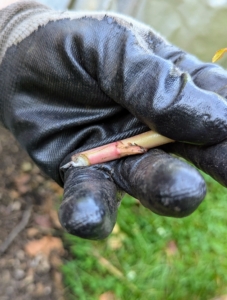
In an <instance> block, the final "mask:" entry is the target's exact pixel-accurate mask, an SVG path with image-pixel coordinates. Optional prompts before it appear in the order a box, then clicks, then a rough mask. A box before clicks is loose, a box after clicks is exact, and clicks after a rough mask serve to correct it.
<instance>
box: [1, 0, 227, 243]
mask: <svg viewBox="0 0 227 300" xmlns="http://www.w3.org/2000/svg"><path fill="white" fill-rule="evenodd" d="M226 83H227V73H226V72H225V71H224V70H223V69H222V68H220V67H218V66H217V65H213V64H204V63H202V62H200V61H199V60H197V59H196V58H195V57H193V56H191V55H189V54H186V53H185V52H183V51H181V50H179V49H178V48H176V47H174V46H172V45H170V44H169V43H168V42H167V41H165V40H164V39H163V38H162V37H161V36H159V35H158V34H157V33H156V32H155V31H154V30H152V29H151V28H150V27H147V26H145V25H143V24H141V23H138V22H136V21H134V20H132V19H130V18H126V17H124V16H120V15H114V14H102V13H96V14H89V13H88V14H84V13H83V14H82V13H81V14H80V13H75V12H55V11H53V10H50V9H49V8H47V7H45V6H43V5H40V4H38V3H35V2H31V1H21V2H19V3H16V4H13V5H11V6H9V7H7V8H5V9H3V10H2V11H0V91H1V96H0V118H1V121H2V123H3V124H4V126H5V127H6V128H8V129H9V130H10V131H11V132H12V133H13V134H14V136H15V137H16V139H17V140H18V141H19V142H20V144H21V145H22V147H24V148H25V149H26V150H27V152H28V153H29V155H30V156H31V157H32V159H33V160H34V161H35V162H36V164H37V165H38V166H39V167H40V168H41V169H42V170H43V171H44V172H46V173H47V174H48V175H49V176H50V177H52V178H53V179H54V180H55V181H56V182H58V183H59V184H60V185H62V186H64V200H63V203H62V206H61V208H60V213H59V216H60V220H61V223H62V225H63V226H64V227H65V228H66V229H67V230H68V231H69V232H70V233H72V234H75V235H78V236H80V237H83V238H89V239H101V238H105V237H106V236H107V235H108V234H109V233H110V232H111V231H112V228H113V226H114V224H115V221H116V216H117V207H118V205H119V201H120V197H121V192H122V191H126V192H127V193H129V194H130V195H132V196H134V197H136V198H138V199H139V200H140V201H141V203H142V204H143V205H144V206H146V207H148V208H149V209H150V210H152V211H153V212H155V213H157V214H160V215H165V216H173V217H183V216H186V215H188V214H190V213H191V212H192V211H194V210H195V209H196V208H197V206H198V205H199V204H200V202H201V201H202V199H203V198H204V196H205V192H206V187H205V183H204V181H203V179H202V177H201V176H200V174H199V173H198V172H197V171H196V170H195V169H194V168H192V167H191V166H189V165H187V164H186V163H185V162H183V161H181V160H178V159H177V158H173V157H171V156H170V155H169V154H167V153H166V152H164V151H163V150H161V149H153V150H150V151H148V153H146V154H144V155H137V156H133V157H128V158H124V159H121V160H116V161H112V162H110V163H105V164H100V165H95V166H91V167H84V168H82V167H81V168H75V167H70V168H68V169H67V170H66V171H64V172H63V171H62V170H61V169H60V168H61V166H62V165H64V164H65V163H67V162H69V161H70V159H71V156H72V154H74V153H76V152H80V151H82V150H85V149H91V148H94V147H97V146H99V145H103V144H106V143H110V142H112V141H117V140H120V139H123V138H126V137H130V136H133V135H136V134H139V133H142V132H145V131H147V130H149V129H153V130H155V131H157V132H159V133H161V134H162V135H164V136H167V137H169V138H171V139H174V140H177V141H179V142H185V143H190V144H193V145H189V144H185V143H176V144H172V145H167V146H165V147H164V148H165V150H166V151H167V152H169V151H171V152H175V153H178V154H180V155H182V156H183V157H186V158H188V159H190V160H191V161H192V162H193V163H194V164H195V165H196V166H199V167H201V169H203V170H205V171H206V172H207V173H208V174H211V175H212V176H213V177H214V178H216V179H217V180H219V182H221V183H222V184H224V185H226V184H227V175H226V174H227V170H226V167H225V165H226V163H225V162H226V161H227V159H226V156H227V143H226V142H224V140H225V139H226V138H227V104H226V101H225V99H224V98H225V97H226V96H227V88H226ZM209 91H211V92H209ZM213 92H215V93H213ZM218 94H219V95H220V96H219V95H218ZM221 96H222V97H221ZM218 143H221V144H220V145H217V144H218ZM211 145H212V146H211Z"/></svg>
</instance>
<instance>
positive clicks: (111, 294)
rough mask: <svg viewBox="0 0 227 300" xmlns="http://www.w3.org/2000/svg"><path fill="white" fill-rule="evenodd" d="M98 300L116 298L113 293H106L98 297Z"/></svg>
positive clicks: (114, 299)
mask: <svg viewBox="0 0 227 300" xmlns="http://www.w3.org/2000/svg"><path fill="white" fill-rule="evenodd" d="M99 300H116V296H115V295H114V293H113V292H106V293H104V294H102V295H100V297H99Z"/></svg>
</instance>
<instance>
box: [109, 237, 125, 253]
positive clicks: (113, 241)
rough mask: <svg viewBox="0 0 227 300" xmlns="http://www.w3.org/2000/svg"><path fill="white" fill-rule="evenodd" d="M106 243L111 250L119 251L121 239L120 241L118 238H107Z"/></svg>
mask: <svg viewBox="0 0 227 300" xmlns="http://www.w3.org/2000/svg"><path fill="white" fill-rule="evenodd" d="M107 243H108V246H109V247H110V248H111V249H112V250H117V249H120V248H121V247H122V239H121V237H120V236H111V237H109V239H108V241H107Z"/></svg>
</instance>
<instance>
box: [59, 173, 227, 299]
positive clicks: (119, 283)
mask: <svg viewBox="0 0 227 300" xmlns="http://www.w3.org/2000/svg"><path fill="white" fill-rule="evenodd" d="M205 177H206V181H207V184H208V194H207V196H206V199H205V200H204V202H203V203H202V204H201V205H200V207H199V209H198V210H197V211H196V212H195V213H193V214H192V215H191V216H189V217H187V218H184V219H172V218H164V217H160V216H157V215H155V214H153V213H151V212H149V211H147V210H146V209H145V208H143V207H142V206H141V205H138V203H137V202H136V201H135V200H134V199H133V198H130V197H129V196H127V197H125V198H124V200H123V203H122V205H121V207H120V209H119V214H118V221H117V223H118V226H119V229H120V230H118V232H117V233H115V234H114V233H113V234H111V236H110V238H109V239H106V240H105V241H101V242H90V241H86V240H82V239H79V238H76V237H73V236H70V235H66V237H65V243H66V244H67V245H69V248H70V252H71V254H72V257H73V259H72V260H71V261H69V262H67V263H66V264H65V265H64V266H63V275H64V279H65V285H66V287H67V289H68V291H69V293H70V294H71V295H72V299H79V300H95V299H99V296H100V295H101V294H102V293H104V292H107V291H112V292H113V293H114V294H115V295H116V297H117V299H121V300H128V299H130V300H136V299H139V300H148V299H152V300H153V299H154V300H178V299H179V300H183V299H186V300H188V299H190V300H194V299H198V300H203V299H204V300H209V299H212V298H213V297H214V296H220V295H223V294H227V238H226V236H227V204H226V198H227V190H226V189H225V188H223V187H222V186H220V185H219V184H218V183H216V182H214V181H213V180H212V179H211V178H210V177H209V176H205ZM114 242H115V246H116V247H117V246H118V249H114V248H115V247H114V246H113V243H114ZM171 245H172V246H171ZM104 259H105V260H104Z"/></svg>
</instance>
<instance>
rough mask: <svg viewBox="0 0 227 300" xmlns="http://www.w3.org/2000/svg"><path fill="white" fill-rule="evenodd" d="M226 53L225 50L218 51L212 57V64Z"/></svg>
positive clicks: (226, 50) (226, 49)
mask: <svg viewBox="0 0 227 300" xmlns="http://www.w3.org/2000/svg"><path fill="white" fill-rule="evenodd" d="M226 52H227V48H222V49H219V50H218V51H217V52H216V53H215V54H214V56H213V58H212V62H213V63H214V62H216V61H218V60H219V59H220V58H222V56H223V55H224V54H225V53H226Z"/></svg>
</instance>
